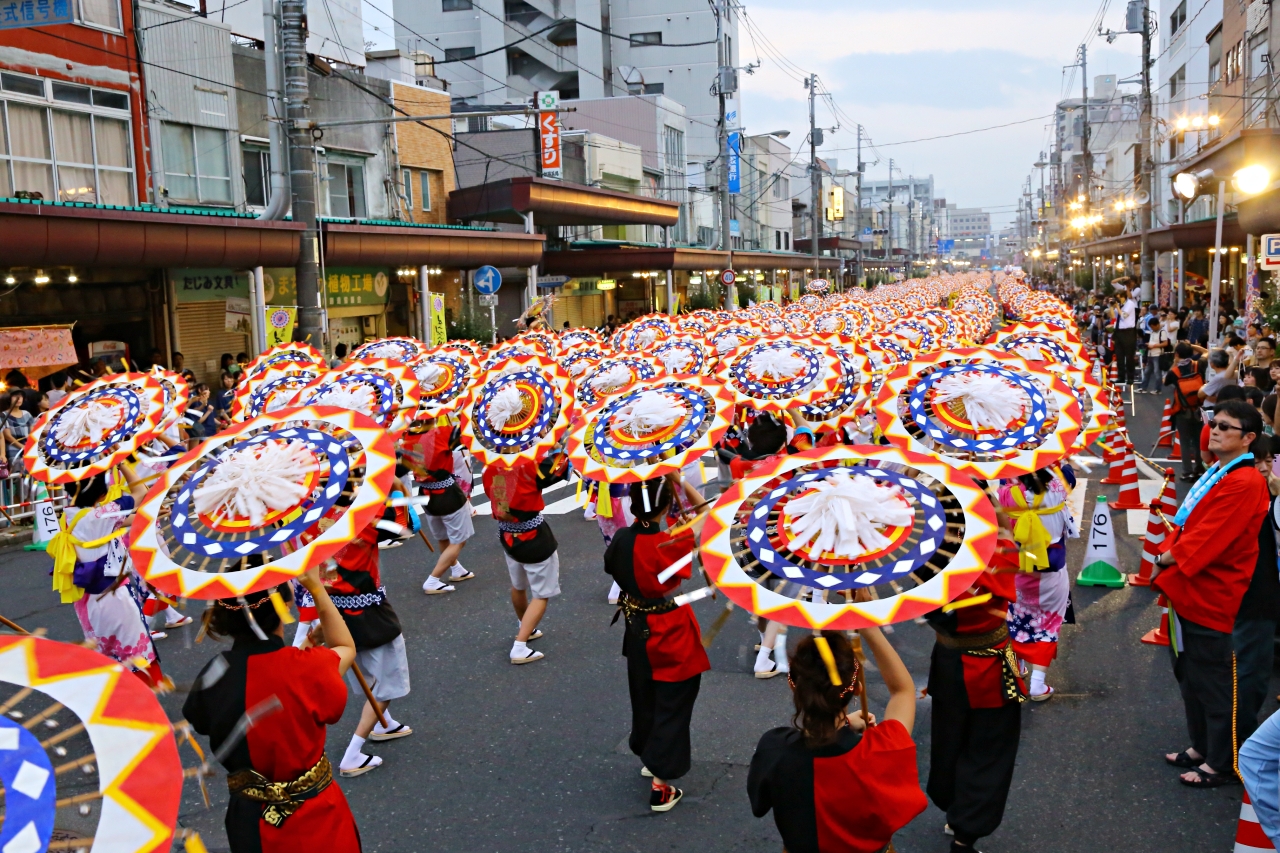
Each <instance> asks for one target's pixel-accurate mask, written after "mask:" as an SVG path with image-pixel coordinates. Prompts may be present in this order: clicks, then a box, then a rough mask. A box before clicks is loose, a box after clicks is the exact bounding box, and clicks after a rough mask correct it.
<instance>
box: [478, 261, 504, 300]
mask: <svg viewBox="0 0 1280 853" xmlns="http://www.w3.org/2000/svg"><path fill="white" fill-rule="evenodd" d="M472 281H473V282H474V283H475V286H476V290H478V291H479V292H481V293H483V294H484V295H485V296H492V295H493V294H495V293H497V292H498V288H500V287H502V273H500V272H498V268H497V267H490V266H484V267H480V269H478V270H476V274H475V277H474V278H473V279H472Z"/></svg>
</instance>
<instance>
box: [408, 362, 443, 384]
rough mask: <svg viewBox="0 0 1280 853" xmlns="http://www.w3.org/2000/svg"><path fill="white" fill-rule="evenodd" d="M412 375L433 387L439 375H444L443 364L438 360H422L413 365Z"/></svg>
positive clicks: (438, 380)
mask: <svg viewBox="0 0 1280 853" xmlns="http://www.w3.org/2000/svg"><path fill="white" fill-rule="evenodd" d="M413 375H414V376H416V377H418V382H420V383H422V384H423V385H425V386H426V387H428V388H434V387H436V385H438V384H439V382H440V377H441V376H444V365H443V364H441V363H440V362H438V361H424V362H422V363H420V364H417V365H414V368H413Z"/></svg>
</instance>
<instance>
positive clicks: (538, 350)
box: [480, 341, 550, 372]
mask: <svg viewBox="0 0 1280 853" xmlns="http://www.w3.org/2000/svg"><path fill="white" fill-rule="evenodd" d="M531 355H532V356H536V357H538V358H550V356H549V355H547V354H546V353H545V352H543V350H542V347H541V346H538V345H536V344H518V343H515V342H514V341H507V342H506V343H502V344H498V345H497V346H496V347H493V348H492V349H490V350H489V352H488V353H486V354H485V357H484V360H483V361H481V362H480V369H481V370H483V371H486V372H487V371H490V370H493V369H494V368H496V367H502V365H503V364H504V363H505V362H506V361H507V359H511V358H517V357H523V356H531Z"/></svg>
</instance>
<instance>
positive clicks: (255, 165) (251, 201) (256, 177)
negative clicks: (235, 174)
mask: <svg viewBox="0 0 1280 853" xmlns="http://www.w3.org/2000/svg"><path fill="white" fill-rule="evenodd" d="M240 154H241V159H242V160H243V162H244V202H245V204H247V205H249V206H250V207H266V206H267V199H269V198H270V197H271V154H270V153H269V152H268V151H266V150H265V149H262V148H254V147H251V146H248V145H246V146H244V148H242V149H241V151H240Z"/></svg>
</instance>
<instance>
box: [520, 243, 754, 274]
mask: <svg viewBox="0 0 1280 853" xmlns="http://www.w3.org/2000/svg"><path fill="white" fill-rule="evenodd" d="M728 265H729V253H728V252H721V251H717V250H714V249H691V248H678V247H671V248H663V247H647V246H637V247H631V246H617V247H609V248H592V249H564V250H561V251H558V252H547V253H546V255H544V256H543V258H542V269H543V271H544V272H546V273H547V274H548V275H569V276H593V275H603V274H605V273H615V272H633V271H644V270H722V269H724V268H725V267H727V266H728Z"/></svg>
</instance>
